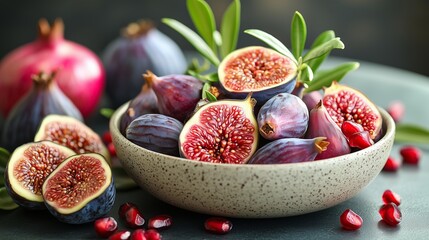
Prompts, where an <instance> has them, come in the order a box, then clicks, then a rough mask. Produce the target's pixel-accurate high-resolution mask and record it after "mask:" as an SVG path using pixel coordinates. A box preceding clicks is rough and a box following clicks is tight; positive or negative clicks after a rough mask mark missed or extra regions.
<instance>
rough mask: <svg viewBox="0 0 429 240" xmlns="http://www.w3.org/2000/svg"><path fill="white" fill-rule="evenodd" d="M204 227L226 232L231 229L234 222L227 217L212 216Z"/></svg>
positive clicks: (209, 229)
mask: <svg viewBox="0 0 429 240" xmlns="http://www.w3.org/2000/svg"><path fill="white" fill-rule="evenodd" d="M204 228H205V229H206V230H207V231H209V232H212V233H216V234H225V233H228V232H230V231H231V229H232V223H231V222H230V221H229V220H228V219H225V218H220V217H211V218H208V219H207V220H206V221H205V223H204Z"/></svg>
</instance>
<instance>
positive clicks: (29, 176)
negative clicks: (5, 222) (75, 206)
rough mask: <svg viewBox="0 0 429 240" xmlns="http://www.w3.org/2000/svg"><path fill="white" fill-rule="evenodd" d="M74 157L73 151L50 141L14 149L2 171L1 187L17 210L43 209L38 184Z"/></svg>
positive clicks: (40, 186) (40, 185)
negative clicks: (67, 159) (3, 172)
mask: <svg viewBox="0 0 429 240" xmlns="http://www.w3.org/2000/svg"><path fill="white" fill-rule="evenodd" d="M75 154H76V153H75V152H74V151H73V150H71V149H69V148H67V147H64V146H61V145H59V144H56V143H53V142H50V141H40V142H34V143H27V144H24V145H21V146H19V147H17V148H16V149H15V151H14V152H13V153H12V155H11V157H10V160H9V162H8V164H7V166H6V171H5V185H6V189H7V191H8V193H9V195H10V196H11V197H12V199H13V200H14V201H15V202H16V203H17V204H18V205H20V206H23V207H26V208H29V209H44V208H45V204H44V203H43V197H42V184H43V182H44V181H45V178H46V177H47V176H48V175H49V174H50V173H51V172H52V171H53V170H54V169H56V168H57V166H58V165H59V164H60V163H61V162H63V161H64V160H65V159H66V158H68V157H70V156H72V155H75Z"/></svg>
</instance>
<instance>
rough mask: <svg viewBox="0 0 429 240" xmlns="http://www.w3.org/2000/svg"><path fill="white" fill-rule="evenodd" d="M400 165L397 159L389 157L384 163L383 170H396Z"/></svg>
mask: <svg viewBox="0 0 429 240" xmlns="http://www.w3.org/2000/svg"><path fill="white" fill-rule="evenodd" d="M400 166H401V164H400V163H399V162H398V161H397V160H395V159H394V158H393V157H389V158H388V159H387V161H386V163H385V164H384V167H383V171H387V172H396V171H397V170H398V169H399V167H400Z"/></svg>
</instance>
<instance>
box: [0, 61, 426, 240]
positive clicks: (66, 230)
mask: <svg viewBox="0 0 429 240" xmlns="http://www.w3.org/2000/svg"><path fill="white" fill-rule="evenodd" d="M342 61H344V59H339V58H335V59H333V60H330V61H329V63H328V64H327V65H326V66H329V65H332V64H338V63H339V62H342ZM360 62H361V67H360V68H359V69H358V70H357V71H355V72H353V73H350V74H349V75H348V76H347V77H346V78H345V79H344V80H343V83H344V84H347V85H350V86H353V87H355V88H357V89H360V90H362V91H363V92H364V93H365V94H366V95H368V97H369V98H370V99H371V100H373V102H375V103H376V104H377V105H379V106H381V107H385V106H387V105H388V104H389V103H390V102H392V101H393V100H401V101H402V102H404V104H405V106H406V115H405V118H404V120H403V122H407V123H415V124H419V125H423V126H425V127H427V128H428V127H429V121H428V120H429V111H427V110H426V109H427V107H425V105H426V104H427V103H428V102H429V78H428V77H425V76H421V75H418V74H414V73H410V72H406V71H402V70H398V69H394V68H390V67H386V66H382V65H377V64H372V63H367V62H362V61H360ZM96 121H98V119H97V120H96ZM96 121H94V120H93V123H92V124H95V123H94V122H96ZM100 121H101V122H97V124H96V125H94V126H95V128H96V129H97V130H103V129H105V128H107V121H106V120H100ZM400 147H401V145H399V144H395V145H394V147H393V149H392V152H391V155H392V156H393V157H395V158H397V159H399V160H400V156H399V149H400ZM420 148H421V149H422V150H423V157H422V159H421V162H420V164H419V165H418V166H407V165H403V166H402V167H401V168H400V169H399V171H397V172H395V173H387V172H381V173H380V174H379V175H378V176H377V177H376V178H375V180H374V181H372V182H371V183H370V184H369V185H368V186H367V187H366V188H364V189H363V190H362V191H361V192H360V193H359V194H358V195H356V196H355V197H353V198H352V199H350V200H348V201H346V202H343V203H341V204H339V205H337V206H334V207H331V208H329V209H326V210H323V211H319V212H315V213H310V214H305V215H301V216H294V217H285V218H275V219H235V218H231V219H230V220H231V221H232V223H233V225H234V226H233V229H232V231H231V232H230V233H228V234H227V235H222V236H218V235H213V234H210V233H208V232H206V231H205V230H204V228H203V223H204V220H205V219H206V218H208V217H209V216H207V215H204V214H198V213H193V212H190V211H186V210H182V209H179V208H176V207H174V206H171V205H168V204H166V203H163V202H162V201H160V200H158V199H156V198H154V197H152V196H151V195H150V194H148V193H147V192H145V191H143V190H141V189H138V188H136V189H134V190H129V191H122V192H118V194H117V197H116V201H115V205H114V207H113V209H112V210H111V212H110V213H109V215H110V216H113V217H115V218H116V219H118V215H117V211H118V207H119V206H120V204H122V203H124V202H134V203H136V204H137V205H138V206H139V208H140V209H141V211H142V212H143V214H144V216H145V217H146V218H149V217H151V216H155V215H158V214H169V215H171V216H172V217H173V226H172V227H171V228H170V229H167V230H164V231H162V232H161V234H162V236H163V239H286V238H287V239H428V235H429V201H428V198H429V187H428V186H427V185H428V184H427V183H428V182H429V147H428V146H423V145H420ZM386 189H391V190H393V191H395V192H397V193H398V194H400V195H401V197H402V204H401V206H400V208H401V211H402V214H403V221H402V222H401V224H400V225H399V226H397V227H390V226H387V225H386V224H384V223H383V222H381V221H380V216H379V214H378V209H379V207H380V206H381V204H382V200H381V196H382V194H383V192H384V190H386ZM347 208H351V209H352V210H353V211H355V212H356V213H358V214H359V215H360V216H361V217H362V218H363V220H364V224H363V226H362V228H361V229H359V230H358V231H345V230H342V229H341V227H340V225H339V216H340V215H341V213H342V212H343V211H344V210H345V209H347ZM119 227H120V228H121V229H126V227H125V226H124V225H123V224H122V223H121V222H119ZM96 238H97V237H96V235H95V232H94V230H93V225H92V224H90V223H88V224H83V225H68V224H64V223H61V222H58V221H57V220H56V219H54V218H53V217H52V216H51V215H50V214H49V213H48V212H47V211H30V210H25V209H23V208H18V209H16V210H13V211H2V210H0V239H96Z"/></svg>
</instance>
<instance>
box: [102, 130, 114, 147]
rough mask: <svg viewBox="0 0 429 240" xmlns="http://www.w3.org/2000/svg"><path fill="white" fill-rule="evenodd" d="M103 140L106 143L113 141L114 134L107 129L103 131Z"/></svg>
mask: <svg viewBox="0 0 429 240" xmlns="http://www.w3.org/2000/svg"><path fill="white" fill-rule="evenodd" d="M103 141H104V143H105V144H108V143H111V142H112V134H111V133H110V131H105V132H104V133H103Z"/></svg>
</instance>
